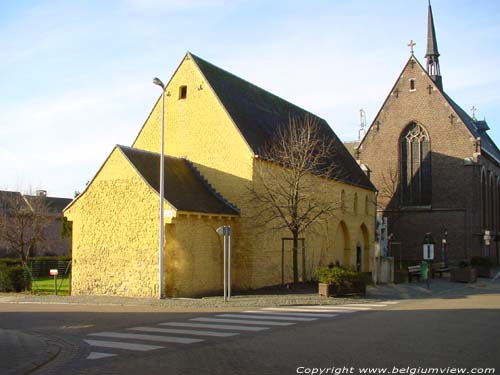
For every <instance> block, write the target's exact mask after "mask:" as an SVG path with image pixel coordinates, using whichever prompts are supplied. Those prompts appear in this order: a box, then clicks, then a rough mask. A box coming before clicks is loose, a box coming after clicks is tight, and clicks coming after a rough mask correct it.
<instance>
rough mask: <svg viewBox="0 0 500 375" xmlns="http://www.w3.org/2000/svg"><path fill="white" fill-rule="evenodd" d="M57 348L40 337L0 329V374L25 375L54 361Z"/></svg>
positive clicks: (57, 351)
mask: <svg viewBox="0 0 500 375" xmlns="http://www.w3.org/2000/svg"><path fill="white" fill-rule="evenodd" d="M59 350H60V349H59V347H57V346H56V345H53V344H51V343H49V342H48V341H47V340H45V339H44V338H42V337H39V336H34V335H28V334H26V333H22V332H19V331H13V330H7V329H0V374H4V375H10V374H12V375H18V374H27V373H29V372H32V371H33V370H35V369H37V368H39V367H41V366H43V365H44V364H45V363H47V362H49V361H51V360H52V359H54V358H55V357H56V356H57V354H58V353H59Z"/></svg>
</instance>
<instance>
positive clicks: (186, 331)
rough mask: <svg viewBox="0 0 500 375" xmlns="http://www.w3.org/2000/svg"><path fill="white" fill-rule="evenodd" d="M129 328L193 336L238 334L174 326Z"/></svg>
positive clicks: (131, 329)
mask: <svg viewBox="0 0 500 375" xmlns="http://www.w3.org/2000/svg"><path fill="white" fill-rule="evenodd" d="M129 330H130V331H142V332H158V333H180V334H186V335H193V336H213V337H230V336H236V335H239V333H236V332H215V331H198V330H192V329H176V328H153V327H134V328H129Z"/></svg>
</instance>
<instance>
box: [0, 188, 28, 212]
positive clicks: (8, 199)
mask: <svg viewBox="0 0 500 375" xmlns="http://www.w3.org/2000/svg"><path fill="white" fill-rule="evenodd" d="M13 202H21V204H24V199H23V196H22V194H21V193H19V192H17V191H5V190H0V210H2V211H3V210H6V209H9V208H10V205H11V204H12V203H13Z"/></svg>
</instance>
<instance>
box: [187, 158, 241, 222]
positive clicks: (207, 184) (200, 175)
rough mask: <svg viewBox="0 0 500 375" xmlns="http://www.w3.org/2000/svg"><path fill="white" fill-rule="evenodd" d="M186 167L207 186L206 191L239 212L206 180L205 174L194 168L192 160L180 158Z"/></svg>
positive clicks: (236, 207) (237, 210)
mask: <svg viewBox="0 0 500 375" xmlns="http://www.w3.org/2000/svg"><path fill="white" fill-rule="evenodd" d="M182 160H184V162H185V163H186V165H187V166H188V168H189V169H190V170H191V171H192V172H193V174H194V175H195V176H196V177H197V178H198V179H199V180H200V182H201V183H202V184H203V185H204V186H205V187H206V188H207V190H208V191H210V192H211V193H212V194H213V195H214V196H215V197H216V198H217V199H219V200H220V201H221V202H222V203H224V204H225V205H226V206H228V207H229V208H231V209H232V210H235V211H236V212H237V213H240V209H239V208H238V206H236V205H235V204H233V203H231V202H230V201H229V200H227V199H226V198H224V196H223V195H222V194H221V193H219V192H218V191H217V189H215V188H214V187H213V186H212V184H211V183H209V182H208V180H207V179H206V178H205V176H204V175H203V174H202V173H201V172H200V170H199V169H198V168H196V167H195V166H194V164H193V162H192V161H191V160H189V159H187V158H182Z"/></svg>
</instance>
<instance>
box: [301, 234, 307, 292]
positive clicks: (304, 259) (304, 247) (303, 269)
mask: <svg viewBox="0 0 500 375" xmlns="http://www.w3.org/2000/svg"><path fill="white" fill-rule="evenodd" d="M305 282H306V246H305V244H304V239H302V283H305Z"/></svg>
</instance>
